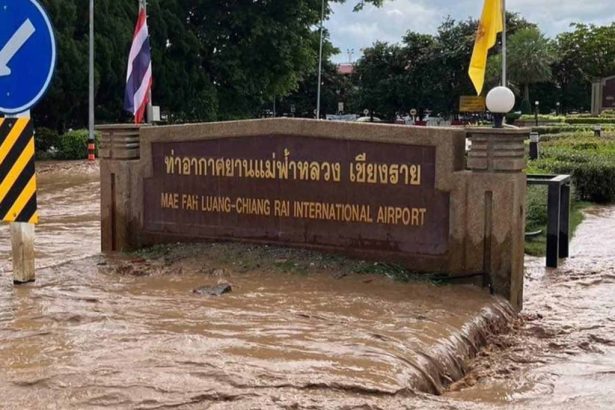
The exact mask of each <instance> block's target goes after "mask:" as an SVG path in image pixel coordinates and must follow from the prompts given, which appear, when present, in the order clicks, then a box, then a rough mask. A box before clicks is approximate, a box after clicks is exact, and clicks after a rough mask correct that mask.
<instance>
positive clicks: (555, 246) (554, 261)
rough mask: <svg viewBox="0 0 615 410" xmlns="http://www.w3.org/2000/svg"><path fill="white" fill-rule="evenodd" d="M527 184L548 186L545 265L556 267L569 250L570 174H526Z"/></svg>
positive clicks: (567, 254)
mask: <svg viewBox="0 0 615 410" xmlns="http://www.w3.org/2000/svg"><path fill="white" fill-rule="evenodd" d="M527 184H528V185H546V186H548V202H547V214H548V222H547V267H549V268H557V266H558V264H559V258H567V257H568V256H569V252H570V250H569V246H568V244H569V241H570V185H571V178H570V175H528V176H527Z"/></svg>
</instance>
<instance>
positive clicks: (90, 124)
mask: <svg viewBox="0 0 615 410" xmlns="http://www.w3.org/2000/svg"><path fill="white" fill-rule="evenodd" d="M89 88H90V92H89V97H90V98H89V107H88V108H89V115H88V117H89V118H88V160H89V161H94V160H95V159H96V157H95V155H94V152H95V150H96V145H95V144H96V138H95V136H94V122H95V118H94V0H90V38H89Z"/></svg>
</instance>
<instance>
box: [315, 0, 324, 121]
mask: <svg viewBox="0 0 615 410" xmlns="http://www.w3.org/2000/svg"><path fill="white" fill-rule="evenodd" d="M324 22H325V0H322V13H321V16H320V53H319V55H318V89H317V96H316V119H317V120H319V119H320V83H321V82H322V41H323V39H322V37H323V30H324V24H325V23H324Z"/></svg>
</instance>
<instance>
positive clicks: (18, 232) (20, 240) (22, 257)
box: [11, 111, 36, 285]
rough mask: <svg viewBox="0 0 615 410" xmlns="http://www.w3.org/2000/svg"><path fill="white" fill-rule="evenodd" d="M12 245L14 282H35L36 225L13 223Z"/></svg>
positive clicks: (28, 112) (25, 113)
mask: <svg viewBox="0 0 615 410" xmlns="http://www.w3.org/2000/svg"><path fill="white" fill-rule="evenodd" d="M13 117H15V118H30V111H26V112H23V113H21V114H17V115H14V116H13ZM11 247H12V251H13V252H12V253H13V283H15V284H16V285H22V284H25V283H30V282H34V280H35V279H36V275H35V269H34V262H35V259H34V225H33V224H29V223H25V222H12V223H11Z"/></svg>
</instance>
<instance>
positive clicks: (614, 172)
mask: <svg viewBox="0 0 615 410" xmlns="http://www.w3.org/2000/svg"><path fill="white" fill-rule="evenodd" d="M541 152H542V154H541V159H540V160H538V161H532V162H531V163H530V164H531V166H530V169H529V170H528V172H530V173H535V170H537V169H539V170H544V171H546V172H547V173H553V174H571V175H572V178H573V182H574V185H575V187H576V195H577V197H578V198H579V199H581V200H586V201H591V202H599V203H607V202H615V138H611V137H603V138H596V137H594V136H591V135H583V134H581V135H572V136H568V137H565V138H562V137H555V138H553V137H551V138H549V139H548V141H546V142H545V141H543V143H542V144H541Z"/></svg>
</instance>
